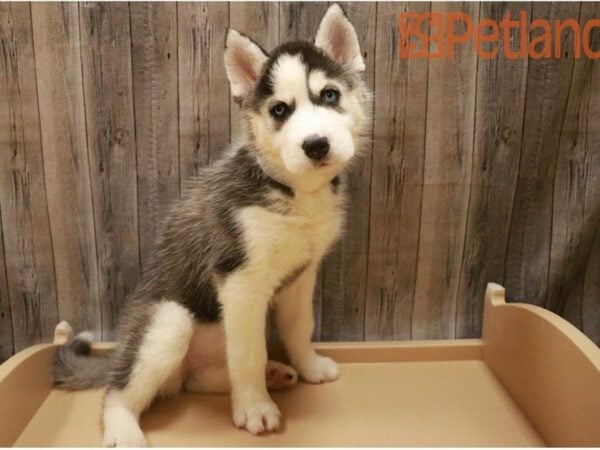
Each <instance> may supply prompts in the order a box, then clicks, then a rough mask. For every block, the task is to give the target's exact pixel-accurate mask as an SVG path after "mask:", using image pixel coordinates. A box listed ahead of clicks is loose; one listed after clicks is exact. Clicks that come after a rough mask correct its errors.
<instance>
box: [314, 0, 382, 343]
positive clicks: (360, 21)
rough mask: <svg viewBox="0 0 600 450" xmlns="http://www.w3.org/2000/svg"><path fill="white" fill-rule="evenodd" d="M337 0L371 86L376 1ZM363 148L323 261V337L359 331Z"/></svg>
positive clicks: (364, 251) (356, 335) (366, 181)
mask: <svg viewBox="0 0 600 450" xmlns="http://www.w3.org/2000/svg"><path fill="white" fill-rule="evenodd" d="M341 6H342V8H344V11H345V13H346V15H347V16H348V18H349V19H350V21H351V22H352V23H353V24H354V27H355V29H356V33H357V34H358V41H359V43H360V46H361V51H362V53H363V58H364V60H365V65H366V69H365V73H364V79H365V82H366V84H367V86H368V88H369V89H370V90H371V91H373V89H374V78H375V27H376V19H377V17H376V14H377V4H376V3H350V2H346V3H341ZM369 106H370V105H369ZM363 151H364V154H363V155H361V156H360V157H357V160H356V161H355V162H354V164H353V166H352V167H351V170H350V172H349V175H348V183H349V189H348V191H349V195H350V203H349V205H348V217H347V223H346V229H345V232H344V235H343V238H342V240H341V241H340V242H339V243H338V244H337V245H336V247H335V248H334V250H333V252H332V254H331V255H329V257H328V258H327V259H326V260H325V261H324V263H323V293H322V295H323V300H322V302H323V303H322V318H321V328H322V331H321V339H323V340H328V341H340V340H359V341H360V340H364V337H365V336H364V333H365V303H366V287H367V277H366V275H367V256H368V248H369V215H368V212H369V207H370V193H371V190H370V183H371V158H372V151H373V150H372V143H371V142H369V143H368V144H367V145H365V148H364V149H363Z"/></svg>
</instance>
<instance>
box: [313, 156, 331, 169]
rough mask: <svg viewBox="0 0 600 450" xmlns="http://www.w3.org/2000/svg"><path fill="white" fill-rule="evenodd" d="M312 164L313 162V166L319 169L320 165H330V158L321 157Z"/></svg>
mask: <svg viewBox="0 0 600 450" xmlns="http://www.w3.org/2000/svg"><path fill="white" fill-rule="evenodd" d="M312 164H313V167H315V168H316V169H320V168H322V167H328V166H331V160H330V159H329V158H327V159H322V160H320V161H313V163H312Z"/></svg>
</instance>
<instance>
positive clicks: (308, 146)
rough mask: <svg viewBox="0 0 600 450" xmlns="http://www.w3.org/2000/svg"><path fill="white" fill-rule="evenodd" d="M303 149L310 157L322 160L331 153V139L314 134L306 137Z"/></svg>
mask: <svg viewBox="0 0 600 450" xmlns="http://www.w3.org/2000/svg"><path fill="white" fill-rule="evenodd" d="M302 149H303V150H304V153H306V156H308V157H309V158H310V159H314V160H316V161H320V160H322V159H323V158H325V156H326V155H327V153H329V140H328V139H327V138H326V137H323V136H317V135H316V134H314V135H312V136H309V137H307V138H306V139H304V142H303V143H302Z"/></svg>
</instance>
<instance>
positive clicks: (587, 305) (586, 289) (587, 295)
mask: <svg viewBox="0 0 600 450" xmlns="http://www.w3.org/2000/svg"><path fill="white" fill-rule="evenodd" d="M592 5H593V6H592ZM592 8H594V9H593V10H592ZM599 8H600V4H599V3H598V2H596V3H593V4H584V5H582V7H581V15H582V16H585V15H587V14H589V12H590V10H592V11H595V12H594V14H595V16H596V17H598V16H599V15H600V12H599V11H598V9H599ZM592 41H593V42H594V43H595V47H594V48H596V49H597V48H600V30H599V29H597V28H596V29H595V30H594V31H593V33H592ZM589 83H590V84H589V88H587V95H589V97H588V106H587V111H585V112H586V114H587V118H586V120H585V121H581V128H582V129H583V130H585V132H584V133H585V135H586V147H587V151H586V155H587V157H588V158H589V157H590V156H591V155H593V159H588V161H587V164H586V169H587V171H588V174H589V175H588V177H589V178H588V179H590V180H591V179H592V178H596V179H597V178H598V177H600V164H599V162H598V157H599V155H600V147H599V146H600V127H598V124H599V123H600V94H599V93H600V64H598V60H596V61H595V63H594V64H593V65H592V68H591V74H590V76H589ZM592 161H593V163H592ZM598 184H600V183H598V181H596V182H595V186H598ZM594 207H595V209H596V212H597V213H598V211H599V210H600V205H599V204H598V203H596V205H595V206H594ZM599 274H600V218H599V220H598V223H597V225H596V235H595V237H594V243H593V247H592V249H591V250H590V254H589V257H588V261H587V264H586V267H585V275H584V280H583V295H582V300H581V309H582V313H581V317H582V329H583V332H584V333H585V334H586V335H587V336H588V337H589V338H590V339H592V340H593V341H594V342H595V343H596V344H598V345H600V275H599Z"/></svg>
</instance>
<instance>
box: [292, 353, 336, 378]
mask: <svg viewBox="0 0 600 450" xmlns="http://www.w3.org/2000/svg"><path fill="white" fill-rule="evenodd" d="M296 369H297V370H298V372H300V376H301V377H302V379H303V380H304V381H307V382H309V383H323V382H327V381H334V380H337V379H338V378H339V376H340V371H339V369H338V365H337V363H336V362H335V361H334V360H333V359H331V358H328V357H326V356H319V355H317V354H316V353H314V354H313V355H311V356H310V357H309V358H307V359H306V361H303V362H302V363H301V364H298V365H297V366H296Z"/></svg>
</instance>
